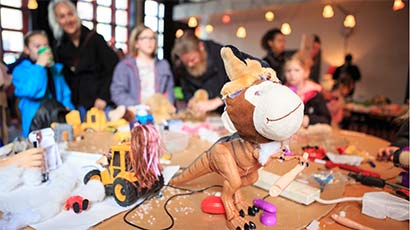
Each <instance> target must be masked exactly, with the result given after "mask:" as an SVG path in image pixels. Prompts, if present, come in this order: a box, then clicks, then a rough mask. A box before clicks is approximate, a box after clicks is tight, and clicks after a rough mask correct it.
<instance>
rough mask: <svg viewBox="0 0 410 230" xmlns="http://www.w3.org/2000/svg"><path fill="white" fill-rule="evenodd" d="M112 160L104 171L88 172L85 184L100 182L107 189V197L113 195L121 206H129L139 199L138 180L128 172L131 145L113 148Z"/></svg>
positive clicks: (126, 144) (125, 144)
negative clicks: (92, 181) (91, 181)
mask: <svg viewBox="0 0 410 230" xmlns="http://www.w3.org/2000/svg"><path fill="white" fill-rule="evenodd" d="M111 154H112V155H111V159H109V165H108V167H107V168H106V169H105V170H104V171H100V170H98V169H95V170H92V171H90V172H88V173H87V174H86V175H85V177H84V184H87V183H88V181H90V180H100V181H101V182H102V183H103V184H104V187H105V193H106V195H113V196H114V198H115V201H116V202H117V203H118V204H119V205H121V206H128V205H130V204H132V203H134V202H135V201H136V200H137V198H138V193H137V189H136V188H137V185H136V184H137V178H136V177H135V175H134V173H133V172H130V171H128V165H129V163H130V156H131V155H130V143H129V142H128V143H124V144H120V145H115V146H112V147H111Z"/></svg>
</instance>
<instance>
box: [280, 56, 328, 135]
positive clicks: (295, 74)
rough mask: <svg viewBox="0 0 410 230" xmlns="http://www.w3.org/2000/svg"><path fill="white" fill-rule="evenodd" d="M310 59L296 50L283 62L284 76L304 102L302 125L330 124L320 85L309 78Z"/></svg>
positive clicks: (289, 85)
mask: <svg viewBox="0 0 410 230" xmlns="http://www.w3.org/2000/svg"><path fill="white" fill-rule="evenodd" d="M310 67H311V60H310V59H309V58H307V57H306V56H304V55H303V54H302V53H300V52H298V53H296V54H295V55H293V56H292V57H291V58H290V59H289V60H288V61H286V63H285V77H286V82H287V85H288V87H289V88H291V89H292V90H293V91H294V92H295V93H296V94H298V95H299V96H300V98H301V99H302V101H303V103H304V104H305V111H304V113H305V116H304V118H303V123H302V126H303V127H307V126H308V125H313V124H317V123H326V124H330V119H331V117H330V113H329V110H328V109H327V107H326V101H325V99H324V98H323V96H322V94H321V90H322V87H321V86H320V85H319V84H317V83H315V82H313V81H312V80H309V75H310Z"/></svg>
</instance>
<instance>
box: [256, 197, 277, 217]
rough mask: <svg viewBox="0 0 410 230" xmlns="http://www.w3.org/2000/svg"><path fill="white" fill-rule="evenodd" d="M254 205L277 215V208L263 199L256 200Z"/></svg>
mask: <svg viewBox="0 0 410 230" xmlns="http://www.w3.org/2000/svg"><path fill="white" fill-rule="evenodd" d="M253 205H255V206H256V207H258V208H259V209H262V210H264V211H266V212H269V213H270V214H276V206H275V205H273V204H271V203H269V202H267V201H264V200H262V199H254V200H253Z"/></svg>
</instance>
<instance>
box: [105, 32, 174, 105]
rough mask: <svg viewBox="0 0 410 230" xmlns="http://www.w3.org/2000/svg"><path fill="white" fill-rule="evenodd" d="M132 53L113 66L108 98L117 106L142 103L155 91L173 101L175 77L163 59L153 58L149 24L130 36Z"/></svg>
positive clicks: (153, 51) (153, 42)
mask: <svg viewBox="0 0 410 230" xmlns="http://www.w3.org/2000/svg"><path fill="white" fill-rule="evenodd" d="M129 41H130V44H129V47H130V53H131V56H128V57H126V58H124V59H123V60H122V61H121V62H120V63H118V65H117V66H116V67H115V70H114V76H113V80H112V83H111V99H112V101H113V102H115V103H116V104H117V105H125V106H127V107H128V106H135V105H138V104H143V103H144V102H146V100H147V99H148V98H150V97H151V96H153V95H154V94H155V93H160V94H163V95H165V96H167V98H168V99H169V101H170V102H171V103H172V104H173V103H174V93H173V89H174V78H173V75H172V72H171V69H170V66H169V63H168V62H167V61H166V60H158V59H156V58H155V51H156V49H157V37H156V34H155V33H154V32H153V31H152V30H151V29H150V28H148V27H146V26H144V25H139V26H137V27H135V28H134V29H133V30H132V32H131V36H130V39H129Z"/></svg>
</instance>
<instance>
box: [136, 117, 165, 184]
mask: <svg viewBox="0 0 410 230" xmlns="http://www.w3.org/2000/svg"><path fill="white" fill-rule="evenodd" d="M160 146H161V142H160V136H159V133H158V131H157V130H156V129H155V127H154V126H153V125H136V126H134V128H133V129H132V131H131V154H132V157H131V159H133V161H132V167H133V169H134V172H135V176H136V177H137V180H138V183H139V185H140V187H139V190H141V189H142V188H148V189H150V188H151V187H152V185H153V184H154V183H155V181H156V180H158V176H159V175H160V174H161V172H160V165H159V156H160Z"/></svg>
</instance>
